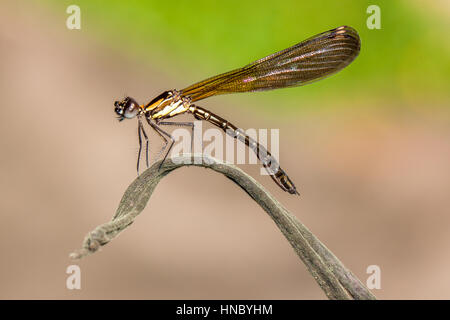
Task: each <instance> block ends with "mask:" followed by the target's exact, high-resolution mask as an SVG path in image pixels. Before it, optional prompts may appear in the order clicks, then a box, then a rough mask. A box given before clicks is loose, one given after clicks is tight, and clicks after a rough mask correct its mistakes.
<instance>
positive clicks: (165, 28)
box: [0, 0, 450, 299]
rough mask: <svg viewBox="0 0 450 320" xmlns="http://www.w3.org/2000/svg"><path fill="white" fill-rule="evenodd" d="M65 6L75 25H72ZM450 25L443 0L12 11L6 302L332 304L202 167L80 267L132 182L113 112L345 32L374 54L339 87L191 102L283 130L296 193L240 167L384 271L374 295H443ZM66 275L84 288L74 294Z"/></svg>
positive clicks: (160, 190) (0, 24)
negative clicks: (87, 240)
mask: <svg viewBox="0 0 450 320" xmlns="http://www.w3.org/2000/svg"><path fill="white" fill-rule="evenodd" d="M72 4H76V5H78V6H79V7H80V9H81V29H80V30H69V29H68V28H67V27H66V20H67V18H68V16H69V15H70V14H68V13H67V12H66V9H67V7H68V6H69V5H72ZM373 4H375V5H378V6H379V7H380V10H381V29H379V30H378V29H369V28H368V27H367V24H366V21H367V18H368V17H369V16H370V14H369V13H367V12H366V10H367V7H368V6H369V5H373ZM449 17H450V4H449V3H448V1H445V0H443V1H432V2H430V1H424V0H423V1H420V0H411V1H406V0H404V1H388V0H384V1H383V0H377V1H356V0H355V1H345V3H343V2H339V1H332V0H329V1H294V0H292V1H276V2H274V1H256V0H255V1H253V0H252V1H234V0H231V1H192V0H191V1H176V2H167V1H92V0H85V1H65V0H64V1H56V0H45V1H13V0H6V1H2V2H1V3H0V47H1V50H0V70H1V72H0V96H1V107H2V117H1V120H0V123H1V125H0V144H1V158H0V159H1V160H0V172H1V177H2V178H1V180H0V181H1V184H0V194H1V202H0V210H1V213H2V215H1V217H2V220H3V221H2V223H1V224H0V235H1V236H0V237H1V241H0V254H1V257H2V258H1V262H0V283H1V289H0V298H3V299H48V298H53V299H104V298H112V299H216V298H218V299H324V298H325V295H324V294H323V293H322V291H321V290H320V289H319V287H318V286H317V284H316V283H315V282H314V280H313V278H312V277H311V276H310V274H309V273H308V272H307V270H306V268H305V266H304V265H303V264H302V263H301V261H300V260H299V259H298V258H297V256H296V255H295V252H294V251H293V250H292V248H291V247H290V245H289V243H288V242H287V241H286V240H285V238H284V237H283V235H282V234H281V233H280V231H279V230H278V229H277V228H276V226H275V224H274V223H273V222H272V221H271V220H270V218H269V217H268V216H267V215H266V214H265V212H264V211H263V210H262V209H261V208H260V207H258V206H257V205H256V204H255V203H254V202H253V201H252V199H250V198H249V197H248V195H247V194H245V193H244V192H242V190H241V189H240V188H239V187H237V186H236V185H234V184H233V183H232V182H231V181H229V180H228V179H226V178H224V177H223V176H221V175H218V174H216V173H214V172H210V171H207V170H204V169H201V168H192V167H190V168H182V169H179V170H177V171H175V172H173V173H172V174H170V175H169V176H167V177H166V178H165V179H163V181H162V182H161V183H160V184H159V185H158V187H157V188H156V191H155V193H154V194H153V195H152V197H151V199H150V202H149V204H148V206H147V208H146V209H145V210H144V211H143V213H142V214H141V215H140V216H139V217H138V219H137V220H136V221H135V223H134V224H133V225H132V226H130V227H129V228H128V229H127V230H126V231H124V232H123V233H122V234H121V235H120V237H118V238H117V239H115V240H114V241H112V242H111V243H109V244H108V245H107V246H105V247H104V248H103V249H102V250H101V252H98V253H96V254H95V255H92V256H89V257H87V258H85V259H83V260H81V261H75V262H74V261H71V260H70V259H69V258H68V255H69V253H70V252H72V251H73V250H74V249H77V248H79V247H80V245H81V242H82V240H83V238H84V236H85V234H86V233H87V232H89V231H90V230H92V229H93V228H94V227H95V226H96V225H98V224H101V223H103V222H106V221H108V220H110V219H111V217H112V216H113V214H114V212H115V209H116V207H117V204H118V203H119V201H120V199H121V196H122V194H123V192H124V191H125V189H126V187H127V186H128V185H129V183H131V182H132V181H133V179H134V178H135V177H136V169H135V163H136V162H135V161H136V156H137V148H138V145H137V123H136V122H135V121H123V122H121V123H119V122H118V121H117V120H116V118H115V115H114V113H113V102H114V101H115V100H117V99H119V98H122V97H123V96H124V95H130V96H132V97H135V98H136V99H137V100H138V101H140V102H141V103H144V102H146V101H149V100H150V99H152V98H153V97H154V96H156V95H158V94H159V93H161V92H162V91H165V90H168V89H173V88H177V89H182V88H184V87H186V86H188V85H190V84H192V83H194V82H197V81H199V80H202V79H204V78H207V77H209V76H213V75H215V74H219V73H222V72H225V71H229V70H231V69H234V68H237V67H241V66H244V65H246V64H248V63H250V62H252V61H254V60H257V59H259V58H261V57H264V56H266V55H268V54H271V53H273V52H276V51H278V50H281V49H284V48H287V47H289V46H291V45H294V44H295V43H298V42H300V41H301V40H303V39H306V38H308V37H310V36H312V35H315V34H317V33H319V32H322V31H326V30H328V29H331V28H334V27H337V26H340V25H344V24H345V25H350V26H352V27H354V28H355V29H356V30H358V32H359V34H360V37H361V42H362V45H361V52H360V55H359V57H358V58H357V59H356V60H355V61H354V62H353V63H352V64H351V65H350V66H348V67H347V68H346V69H344V70H343V71H341V72H339V73H338V74H336V75H334V76H332V77H330V78H327V79H325V80H323V81H320V82H317V83H314V84H310V85H307V86H304V87H298V88H289V89H282V90H276V91H269V92H260V93H246V94H236V95H225V96H218V97H214V98H210V99H207V100H204V101H201V103H199V105H201V106H203V107H205V108H207V109H210V110H212V111H214V112H216V113H217V114H219V115H221V116H222V117H224V118H226V119H229V120H231V121H232V122H233V123H235V124H236V125H238V126H240V127H241V128H275V129H279V130H280V163H281V165H282V167H283V168H284V169H285V170H286V171H287V172H288V173H289V176H290V177H291V178H292V179H293V180H294V181H295V183H296V185H297V188H298V189H299V191H300V193H301V196H300V197H295V196H292V195H289V194H287V193H284V192H283V191H281V190H280V189H279V188H278V187H277V186H276V185H275V184H274V183H273V182H272V180H271V179H270V178H269V177H267V176H261V175H260V174H259V172H260V167H259V166H255V165H242V166H241V168H242V169H244V170H245V171H246V172H248V173H249V174H251V175H252V176H253V177H255V179H257V180H258V181H259V182H260V183H262V184H263V185H264V187H265V188H266V189H267V190H269V191H270V192H271V193H272V194H273V195H274V196H275V197H276V198H277V199H278V200H279V201H280V202H281V203H282V204H283V205H284V206H285V207H286V208H288V209H289V210H290V212H292V213H293V214H294V215H296V216H297V218H298V219H299V220H301V221H302V222H303V223H304V224H305V225H306V226H308V228H309V229H310V230H311V231H312V232H314V233H315V234H316V235H317V236H318V237H319V239H320V240H321V241H322V242H323V243H324V244H325V245H326V246H327V247H328V248H330V249H331V250H332V251H333V253H334V254H335V255H336V256H337V257H339V259H340V260H341V261H342V262H343V263H344V264H345V265H346V266H347V267H348V268H349V269H350V270H352V271H353V272H354V273H355V274H356V275H357V276H358V277H359V278H360V279H361V280H362V281H363V282H364V283H365V281H366V279H367V278H368V276H369V275H368V274H367V273H366V270H367V267H368V266H370V265H377V266H379V267H380V269H381V289H379V290H377V289H375V290H373V293H374V294H375V295H376V296H377V297H379V298H382V299H449V298H450V276H449V275H448V269H449V267H450V254H449V253H450V233H449V232H448V230H449V224H450V210H449V208H450V197H449V195H450V165H449V163H450V108H449V107H450V90H449V88H450V41H449V40H450V39H449V36H448V30H449V27H450V26H449V21H450V19H449ZM185 119H189V117H188V116H181V117H180V119H179V120H181V121H182V120H185ZM210 127H211V126H209V125H206V124H205V125H204V128H210ZM151 139H152V144H151V146H152V155H153V156H154V155H155V154H156V153H157V152H156V151H155V150H157V149H158V148H159V147H161V142H160V141H159V140H158V139H157V137H156V136H152V137H151ZM71 264H77V265H79V266H80V267H81V271H82V288H81V290H68V289H67V288H66V278H67V276H68V275H67V274H66V268H67V267H68V266H69V265H71Z"/></svg>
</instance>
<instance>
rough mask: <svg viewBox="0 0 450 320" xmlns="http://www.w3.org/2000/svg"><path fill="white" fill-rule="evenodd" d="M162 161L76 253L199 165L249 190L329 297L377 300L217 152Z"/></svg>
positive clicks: (96, 243)
mask: <svg viewBox="0 0 450 320" xmlns="http://www.w3.org/2000/svg"><path fill="white" fill-rule="evenodd" d="M160 165H161V161H157V162H155V163H154V164H153V165H152V166H151V167H150V168H149V169H147V170H146V171H144V172H143V173H142V174H141V175H140V176H139V177H137V178H136V180H134V181H133V182H132V183H131V184H130V186H129V187H128V188H127V190H126V191H125V194H124V195H123V197H122V200H121V201H120V204H119V207H118V209H117V211H116V214H115V215H114V217H113V219H112V220H111V221H110V222H107V223H105V224H102V225H100V226H98V227H97V228H95V229H94V230H93V231H92V232H90V233H89V234H88V235H87V236H86V238H85V239H84V242H83V246H82V249H81V250H79V251H78V252H75V253H72V254H71V255H70V256H71V258H73V259H80V258H82V257H84V256H86V255H89V254H92V253H94V252H96V251H97V250H98V249H99V248H100V247H101V246H104V245H105V244H107V243H108V242H110V241H111V240H112V239H113V238H114V237H116V236H117V235H118V234H119V233H120V232H121V231H123V230H124V229H125V228H126V227H128V226H129V225H130V224H131V223H133V221H134V219H135V218H136V217H137V216H138V215H139V214H140V213H141V212H142V210H143V209H144V208H145V206H146V204H147V202H148V200H149V199H150V196H151V195H152V193H153V191H154V189H155V187H156V185H157V184H158V182H159V181H160V180H161V179H162V178H163V177H164V176H166V175H167V174H168V173H170V172H171V171H173V170H175V169H177V168H180V167H183V166H190V165H194V166H201V167H205V168H209V169H212V170H214V171H216V172H219V173H222V174H223V175H225V176H226V177H227V178H229V179H231V180H232V181H234V182H235V183H236V184H237V185H239V186H240V187H241V188H242V189H243V190H244V191H245V192H246V193H248V195H250V197H252V198H253V200H255V201H256V202H257V203H258V204H259V205H260V206H261V207H262V208H263V209H264V211H266V212H267V213H268V214H269V216H270V217H271V218H272V220H273V221H274V222H275V224H276V225H277V226H278V228H279V229H280V230H281V232H282V233H283V235H284V236H285V237H286V239H287V240H288V241H289V243H290V244H291V246H292V247H293V248H294V250H295V252H296V253H297V255H298V256H299V258H300V259H301V260H302V261H303V263H304V264H305V265H306V267H307V269H308V271H309V272H310V273H311V275H312V276H313V277H314V279H315V280H316V281H317V283H318V284H319V286H320V287H321V288H322V290H323V291H324V292H325V294H326V295H327V297H328V298H329V299H375V296H374V295H373V294H372V293H371V292H370V291H369V290H368V289H367V288H366V287H365V286H364V285H363V284H362V283H361V281H360V280H359V279H358V278H357V277H356V276H355V275H354V274H353V273H352V272H351V271H350V270H348V269H347V268H345V266H344V265H343V264H342V263H341V262H340V261H339V259H337V258H336V256H334V254H333V253H332V252H331V251H330V250H328V248H327V247H326V246H325V245H324V244H322V243H321V242H320V241H319V240H318V239H317V238H316V237H315V236H314V235H313V234H312V233H311V232H310V231H309V230H308V229H307V228H306V227H305V226H304V225H303V224H302V223H301V222H300V221H298V220H297V218H296V217H295V216H294V215H292V214H291V213H289V212H288V211H287V210H286V209H285V208H284V207H283V206H282V205H281V204H280V203H279V202H278V201H277V200H276V199H275V198H274V197H273V196H272V195H271V194H269V193H268V192H267V191H266V190H265V189H264V188H263V187H262V186H261V185H260V184H259V183H258V182H257V181H256V180H254V179H253V178H252V177H250V176H249V175H247V174H246V173H245V172H243V171H242V170H241V169H239V168H237V167H236V166H234V165H232V164H227V163H223V162H221V161H219V160H217V159H214V158H212V157H208V156H205V155H192V154H188V155H182V156H178V157H172V159H167V160H166V161H165V162H164V163H163V165H162V166H161V169H160V170H158V168H159V166H160Z"/></svg>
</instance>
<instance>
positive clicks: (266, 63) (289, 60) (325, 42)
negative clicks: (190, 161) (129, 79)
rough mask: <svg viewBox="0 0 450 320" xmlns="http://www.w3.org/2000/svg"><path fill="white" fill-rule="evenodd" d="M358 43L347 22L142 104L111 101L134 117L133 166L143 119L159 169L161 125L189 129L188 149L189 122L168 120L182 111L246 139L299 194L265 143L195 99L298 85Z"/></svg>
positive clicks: (331, 69) (336, 66)
mask: <svg viewBox="0 0 450 320" xmlns="http://www.w3.org/2000/svg"><path fill="white" fill-rule="evenodd" d="M360 47H361V42H360V38H359V35H358V32H357V31H356V30H355V29H353V28H352V27H349V26H340V27H338V28H334V29H332V30H329V31H326V32H322V33H320V34H317V35H315V36H313V37H310V38H308V39H306V40H304V41H302V42H300V43H298V44H296V45H294V46H292V47H290V48H287V49H285V50H282V51H279V52H276V53H274V54H271V55H269V56H267V57H264V58H262V59H259V60H257V61H255V62H252V63H250V64H248V65H246V66H244V67H242V68H239V69H235V70H232V71H229V72H226V73H223V74H220V75H217V76H214V77H211V78H208V79H206V80H203V81H200V82H198V83H195V84H193V85H191V86H189V87H187V88H185V89H182V90H176V89H174V90H168V91H165V92H163V93H161V94H160V95H158V96H157V97H155V98H154V99H152V100H151V101H150V102H148V103H146V104H142V105H141V104H139V103H138V102H136V100H135V99H133V98H131V97H125V98H124V99H122V100H119V101H115V102H114V107H115V108H114V111H115V113H116V114H117V116H118V120H119V121H122V120H124V119H132V118H135V117H136V118H137V119H138V138H139V151H138V160H137V171H138V176H139V163H140V159H141V152H142V149H143V143H145V154H146V164H147V167H149V157H148V152H149V138H148V135H147V133H146V132H145V130H144V124H143V121H145V122H146V123H147V124H148V125H149V126H150V128H152V129H153V130H154V131H155V132H156V133H157V134H158V135H159V136H160V137H161V139H162V140H163V142H164V146H163V148H162V149H161V151H160V154H161V153H162V152H164V151H165V155H164V158H163V160H162V162H161V163H160V166H159V169H160V168H161V166H162V164H163V163H164V161H165V160H166V158H167V155H168V154H169V153H170V151H171V148H172V146H173V144H174V142H175V140H174V138H173V137H172V136H171V135H170V133H168V132H166V131H165V130H163V129H162V128H161V127H162V126H185V127H188V128H190V129H191V130H192V135H191V151H192V146H193V138H194V123H193V122H173V121H167V120H168V119H171V118H174V117H176V116H178V115H181V114H191V115H193V116H194V118H195V119H197V120H204V121H207V122H209V123H212V124H213V125H215V126H217V127H219V128H221V129H223V130H224V131H225V132H226V133H227V134H229V135H230V136H232V137H233V138H235V139H237V140H239V141H241V142H243V143H245V144H246V145H247V147H249V148H250V149H251V150H253V151H254V152H255V153H256V156H257V158H258V160H259V161H260V162H261V163H262V165H263V166H264V168H265V169H266V170H267V172H268V173H269V175H270V177H271V178H272V179H273V181H274V182H275V183H276V184H277V185H278V186H279V187H280V188H281V189H282V190H284V191H286V192H288V193H290V194H297V195H298V194H299V193H298V192H297V189H296V187H295V185H294V183H293V182H292V180H291V179H290V178H289V176H288V175H287V174H286V172H285V171H284V170H283V169H281V167H280V165H279V164H278V161H277V159H275V157H273V156H272V155H271V154H270V152H269V151H267V150H266V148H265V147H264V146H262V145H261V144H260V143H258V142H257V141H255V140H254V139H253V138H251V137H250V136H248V135H247V134H245V133H244V131H243V130H241V129H239V128H238V127H237V126H235V125H233V124H232V123H230V122H229V121H228V120H226V119H224V118H222V117H220V116H219V115H217V114H215V113H213V112H211V111H209V110H207V109H205V108H203V107H200V106H198V105H197V104H194V102H197V101H200V100H203V99H205V98H208V97H211V96H215V95H220V94H227V93H237V92H254V91H264V90H272V89H279V88H287V87H294V86H302V85H305V84H309V83H312V82H315V81H317V80H320V79H323V78H325V77H328V76H330V75H332V74H334V73H336V72H338V71H340V70H342V69H343V68H345V67H346V66H347V65H349V64H350V63H351V62H352V61H353V60H354V59H355V58H356V57H357V56H358V54H359V51H360Z"/></svg>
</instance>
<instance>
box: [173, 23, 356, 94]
mask: <svg viewBox="0 0 450 320" xmlns="http://www.w3.org/2000/svg"><path fill="white" fill-rule="evenodd" d="M359 50H360V40H359V36H358V33H357V32H356V30H355V29H353V28H352V27H349V26H341V27H338V28H336V29H332V30H329V31H326V32H323V33H320V34H318V35H316V36H314V37H311V38H309V39H307V40H305V41H302V42H301V43H299V44H296V45H295V46H293V47H290V48H287V49H285V50H282V51H280V52H277V53H274V54H272V55H270V56H267V57H265V58H262V59H259V60H257V61H255V62H253V63H250V64H249V65H247V66H245V67H243V68H240V69H236V70H233V71H230V72H227V73H223V74H220V75H218V76H215V77H212V78H209V79H206V80H204V81H201V82H198V83H196V84H193V85H191V86H189V87H187V88H185V89H183V90H181V94H182V95H184V96H189V97H190V98H191V99H192V101H197V100H201V99H204V98H207V97H210V96H214V95H219V94H224V93H233V92H249V91H262V90H270V89H278V88H285V87H293V86H301V85H304V84H308V83H311V82H314V81H317V80H319V79H323V78H325V77H327V76H330V75H332V74H334V73H336V72H338V71H339V70H342V69H343V68H345V67H346V66H347V65H349V64H350V63H351V62H352V61H353V60H354V59H355V58H356V57H357V56H358V53H359Z"/></svg>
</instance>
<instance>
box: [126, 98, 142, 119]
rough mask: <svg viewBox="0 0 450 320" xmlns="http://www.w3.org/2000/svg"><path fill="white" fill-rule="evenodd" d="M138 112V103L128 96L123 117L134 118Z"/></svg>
mask: <svg viewBox="0 0 450 320" xmlns="http://www.w3.org/2000/svg"><path fill="white" fill-rule="evenodd" d="M138 113H139V105H138V104H137V102H136V101H134V100H133V99H131V98H129V99H128V100H127V104H126V106H125V113H124V116H125V118H128V119H131V118H134V117H136V116H137V115H138Z"/></svg>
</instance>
